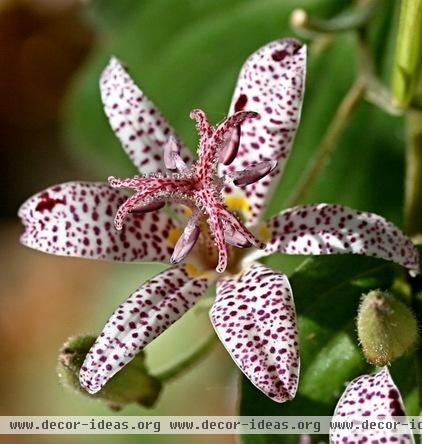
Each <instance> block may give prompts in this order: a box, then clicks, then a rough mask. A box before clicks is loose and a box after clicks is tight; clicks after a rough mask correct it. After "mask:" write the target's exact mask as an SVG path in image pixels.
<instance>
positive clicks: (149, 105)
mask: <svg viewBox="0 0 422 444" xmlns="http://www.w3.org/2000/svg"><path fill="white" fill-rule="evenodd" d="M100 90H101V98H102V101H103V105H104V111H105V114H106V115H107V117H108V120H109V122H110V126H111V128H112V129H113V131H114V133H115V134H116V136H117V138H118V139H119V140H120V142H121V144H122V147H123V149H124V150H125V152H126V153H127V155H128V156H129V158H130V159H131V160H132V162H133V163H134V165H135V167H137V169H138V170H139V171H142V172H143V173H153V172H157V171H163V170H164V152H163V151H164V150H163V146H164V144H165V143H166V142H167V140H168V139H169V137H175V138H177V135H176V133H175V131H174V130H173V128H172V127H171V126H170V124H169V123H168V122H167V120H166V119H165V118H164V116H163V115H162V114H161V112H160V111H159V109H158V108H157V107H156V106H155V105H154V103H153V102H152V101H151V100H149V99H148V97H147V96H146V95H145V94H144V93H143V91H142V90H141V89H140V88H138V86H137V85H136V84H135V83H134V81H133V80H132V78H131V77H130V76H129V74H128V72H127V70H126V68H125V66H124V65H122V63H121V62H120V61H119V60H118V59H117V58H116V57H112V58H111V59H110V62H109V64H108V65H107V67H106V68H105V69H104V71H103V73H102V75H101V79H100ZM181 157H182V158H183V160H184V161H189V160H190V159H191V156H190V153H189V151H188V150H187V149H186V148H185V147H183V146H182V147H181Z"/></svg>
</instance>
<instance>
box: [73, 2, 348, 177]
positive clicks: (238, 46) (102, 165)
mask: <svg viewBox="0 0 422 444" xmlns="http://www.w3.org/2000/svg"><path fill="white" fill-rule="evenodd" d="M102 3H103V4H104V3H107V2H105V1H103V2H102ZM135 3H137V4H139V2H135ZM346 3H349V2H346ZM341 6H343V5H341ZM296 7H304V8H306V9H307V10H309V11H311V12H312V11H318V14H319V15H325V14H327V13H330V12H335V11H336V10H337V9H338V8H339V3H338V2H337V1H335V0H300V1H297V0H284V1H279V0H259V1H256V0H231V1H230V2H227V1H224V0H202V1H191V0H180V1H179V0H178V1H177V2H176V1H174V0H144V1H143V2H142V8H141V7H136V6H135V7H134V8H133V15H132V16H131V17H130V18H128V17H127V16H125V19H124V20H123V19H122V20H120V21H116V22H115V24H114V27H113V26H108V27H104V29H102V35H101V40H100V43H101V46H98V51H97V53H96V54H95V55H94V57H93V58H92V59H91V61H90V62H89V64H88V65H87V66H86V69H85V70H84V71H83V72H82V73H81V76H80V77H79V79H78V80H77V81H76V83H75V89H74V90H73V94H71V95H70V98H71V102H70V103H69V107H68V110H67V114H66V122H67V123H66V127H65V135H66V136H67V137H68V139H69V145H70V146H71V147H72V152H73V153H77V154H78V155H79V159H82V160H84V161H88V162H89V164H90V165H92V166H94V167H96V169H97V171H98V173H99V176H98V177H102V176H106V175H109V174H114V175H120V174H122V175H124V174H131V173H132V172H133V169H132V167H131V165H130V163H129V161H128V160H127V159H126V156H125V154H124V153H123V152H122V149H121V147H120V146H119V143H118V141H117V140H116V138H115V136H114V134H113V133H112V131H111V129H110V128H109V126H108V123H107V121H106V118H105V117H104V114H103V110H102V106H101V101H100V96H99V91H98V78H99V76H100V73H101V71H102V69H103V68H104V66H105V65H106V63H107V60H108V59H109V57H110V56H111V55H112V54H114V55H116V56H118V57H119V58H121V59H122V60H123V61H125V63H127V64H128V65H129V66H130V70H131V74H132V75H133V77H134V79H135V80H136V81H137V82H138V84H139V85H140V86H141V87H142V88H143V90H144V91H145V92H146V93H147V95H148V96H149V97H150V98H151V99H152V100H153V101H154V102H155V103H156V104H157V106H158V107H159V108H160V109H161V110H162V111H163V113H164V114H165V115H166V116H167V117H168V119H169V120H170V122H171V123H172V124H173V125H174V126H175V128H176V130H177V131H178V133H179V134H180V135H181V136H182V138H183V139H184V140H185V142H186V143H187V144H188V145H189V146H190V147H191V148H192V149H193V148H194V147H195V146H196V143H197V142H196V140H197V136H196V131H195V126H194V124H193V123H192V122H191V121H190V119H189V118H188V115H189V112H190V110H191V109H193V108H196V107H202V108H204V109H205V110H206V111H207V112H208V113H209V115H210V118H211V119H212V120H213V121H215V122H217V121H219V120H221V119H222V117H224V115H225V113H226V112H227V109H228V106H229V102H230V97H231V93H232V91H233V87H234V84H235V81H236V78H237V74H238V72H239V70H240V67H241V65H242V63H243V62H244V61H245V59H246V58H247V56H249V54H251V53H252V52H253V51H255V50H256V49H258V48H259V47H260V46H261V45H263V44H265V43H267V42H269V41H271V40H274V39H277V38H281V37H283V36H288V35H291V34H292V33H291V31H290V29H289V26H288V21H289V16H290V13H291V11H292V10H293V9H294V8H296ZM123 9H124V8H123ZM108 15H109V16H110V15H111V14H110V13H109V14H108ZM109 22H110V20H109ZM157 24H159V26H157Z"/></svg>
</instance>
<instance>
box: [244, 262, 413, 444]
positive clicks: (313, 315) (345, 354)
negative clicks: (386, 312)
mask: <svg viewBox="0 0 422 444" xmlns="http://www.w3.org/2000/svg"><path fill="white" fill-rule="evenodd" d="M399 272H401V270H400V268H398V267H396V266H395V265H393V264H391V263H388V262H385V261H382V260H378V259H374V258H369V257H362V256H353V255H345V256H320V257H314V258H311V259H308V260H306V261H305V262H304V263H303V264H302V265H301V266H300V267H299V268H298V269H297V270H296V271H295V272H294V273H293V274H292V275H291V277H290V283H291V285H292V288H293V294H294V297H295V302H296V310H297V313H298V318H299V333H300V354H301V376H300V382H299V390H298V394H297V396H296V398H295V399H294V400H293V401H290V402H286V403H284V404H277V403H276V402H274V401H272V400H271V399H269V398H267V397H266V396H265V395H263V394H262V393H261V392H260V391H259V390H257V389H256V388H255V387H254V386H253V385H252V384H251V383H250V382H249V381H248V380H246V378H243V380H242V399H241V406H240V414H241V415H275V416H283V415H315V414H318V415H331V414H332V413H333V412H334V407H335V405H336V403H337V400H338V398H339V396H340V395H341V393H342V391H343V390H344V388H345V382H346V381H350V380H351V379H353V378H355V377H357V376H359V375H360V374H362V373H364V372H366V371H369V370H370V367H369V365H368V364H367V363H366V362H365V360H364V358H363V356H362V353H361V351H360V348H359V346H358V341H357V338H356V333H355V326H354V321H353V315H354V314H356V313H357V309H358V306H359V301H360V297H361V295H362V293H365V292H367V291H368V290H370V289H373V288H381V289H389V288H390V287H391V285H392V282H393V279H394V276H395V275H396V274H397V273H399ZM400 374H401V373H400ZM406 378H407V376H406ZM413 381H414V380H413ZM396 382H397V383H399V385H400V381H397V380H396ZM405 389H406V391H405V392H404V394H405V395H407V393H408V391H409V390H410V389H411V384H409V383H408V382H407V383H406V384H405ZM297 440H298V436H297V435H292V436H287V435H282V436H279V437H277V436H272V435H271V436H270V435H263V436H261V437H260V438H259V440H255V436H244V437H243V442H244V443H246V444H249V443H251V444H252V443H253V444H256V443H257V442H259V443H265V444H270V443H281V442H282V443H290V442H291V443H293V442H295V443H296V442H297Z"/></svg>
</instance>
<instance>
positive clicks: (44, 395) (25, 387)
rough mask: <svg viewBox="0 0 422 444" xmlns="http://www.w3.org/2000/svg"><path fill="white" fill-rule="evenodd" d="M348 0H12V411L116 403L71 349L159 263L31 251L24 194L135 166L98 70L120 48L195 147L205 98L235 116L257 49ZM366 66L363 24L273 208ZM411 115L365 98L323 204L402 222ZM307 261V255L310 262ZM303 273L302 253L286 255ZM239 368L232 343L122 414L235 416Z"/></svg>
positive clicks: (175, 331) (381, 48)
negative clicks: (238, 86)
mask: <svg viewBox="0 0 422 444" xmlns="http://www.w3.org/2000/svg"><path fill="white" fill-rule="evenodd" d="M350 3H352V2H351V1H348V0H342V1H338V0H119V1H117V0H85V1H82V0H80V1H77V0H10V1H8V0H0V67H1V68H0V140H1V142H0V146H1V151H0V153H1V162H0V177H1V181H2V199H1V206H0V210H1V226H0V228H1V231H0V240H1V246H2V248H1V249H0V258H1V263H2V265H3V266H2V267H1V268H0V282H1V297H0V334H1V342H0V350H1V356H2V359H1V363H0V376H1V378H0V393H1V396H0V412H1V414H2V415H44V414H45V415H101V414H109V413H110V411H109V410H108V409H107V407H106V406H104V405H102V404H100V403H97V402H94V401H89V400H86V399H83V398H80V397H79V396H77V395H76V394H74V393H72V392H70V391H67V390H65V389H63V388H62V387H61V386H60V385H59V383H58V380H57V377H56V356H57V351H58V349H59V348H60V346H61V344H62V343H63V342H64V340H65V339H66V338H67V337H68V336H69V335H73V334H79V333H96V332H98V331H99V329H100V328H101V327H102V325H103V323H104V322H105V320H106V319H107V317H108V316H109V314H110V313H111V312H112V310H113V309H114V307H115V306H116V305H118V304H119V303H120V302H121V301H122V300H123V299H124V298H125V297H126V296H127V295H129V293H130V292H131V291H133V290H134V289H135V288H136V287H137V286H139V284H140V283H142V282H143V281H144V280H145V279H146V278H148V277H150V276H152V275H153V274H154V273H156V272H157V271H158V270H160V269H162V267H161V266H158V265H125V264H108V263H100V262H91V261H83V260H79V259H67V258H66V259H64V258H57V257H50V256H47V255H44V254H41V253H37V252H34V251H30V250H28V249H25V248H24V247H22V246H20V245H19V243H18V236H19V232H20V230H21V228H20V225H19V222H18V221H17V218H16V211H17V208H18V206H19V204H20V203H21V202H22V201H23V200H24V199H25V198H26V197H28V196H30V195H31V194H33V193H35V192H37V191H39V190H40V189H42V188H43V187H46V186H49V185H52V184H54V183H58V182H64V181H67V180H71V179H74V180H104V179H105V178H106V177H107V176H109V175H116V176H118V175H129V174H132V172H133V169H132V167H131V165H130V163H129V161H128V160H127V159H126V157H125V155H124V153H123V151H122V150H121V148H120V146H119V143H118V141H117V139H115V137H114V135H113V133H112V131H111V130H110V129H109V127H108V123H107V121H106V118H105V117H104V115H103V112H102V108H101V102H100V96H99V90H98V78H99V75H100V72H101V70H102V69H103V67H104V66H105V64H106V63H107V60H108V58H109V57H110V56H111V55H116V56H117V57H119V58H120V59H122V60H123V61H124V62H125V63H127V64H128V65H129V67H130V72H131V75H132V76H133V77H134V79H135V80H136V81H137V82H138V84H139V85H140V86H141V87H142V88H143V90H144V91H145V92H146V93H147V94H148V96H149V97H150V98H151V99H153V100H154V102H155V103H156V104H157V105H158V106H159V107H160V109H161V110H162V111H163V112H164V114H165V115H166V116H167V117H168V119H169V120H170V121H171V123H172V124H173V125H174V126H175V128H176V129H177V131H178V132H179V134H180V135H181V136H182V138H183V139H184V141H185V142H186V143H187V144H188V145H189V146H190V147H191V148H192V149H195V144H196V135H195V134H196V131H195V129H194V125H193V124H192V121H191V120H190V119H189V118H188V115H189V111H190V110H191V109H193V108H196V107H200V108H203V109H204V110H205V111H206V112H207V114H208V116H209V117H210V119H212V120H213V121H216V122H217V121H219V120H221V118H222V117H223V116H224V115H225V113H226V111H227V109H228V106H229V103H230V99H231V92H232V90H233V87H234V84H235V81H236V77H237V73H238V72H239V69H240V67H241V65H242V63H243V61H244V60H245V59H246V57H247V56H248V55H249V54H250V53H252V52H253V51H254V50H256V49H258V48H259V47H260V46H262V45H263V44H265V43H266V42H268V41H271V40H273V39H277V38H281V37H284V36H291V35H293V32H292V30H291V29H290V27H289V17H290V13H291V11H292V10H293V9H294V8H297V7H303V8H305V9H306V10H307V11H309V12H311V13H313V14H315V15H316V16H318V17H329V16H331V15H333V14H335V13H337V12H338V11H339V10H340V9H341V8H343V7H346V6H348V5H349V4H350ZM396 6H397V5H396V2H394V1H389V0H385V1H384V2H383V7H382V8H381V9H380V12H379V13H377V16H376V17H375V19H374V25H373V27H372V28H371V29H372V30H373V32H372V33H371V36H370V40H371V43H372V46H373V47H372V50H373V51H374V55H375V58H376V62H377V70H378V74H379V75H380V77H381V78H384V79H387V78H388V73H389V61H390V60H391V52H392V47H393V45H392V41H393V40H392V39H393V34H392V33H391V30H392V29H394V26H393V23H394V20H395V9H396ZM355 75H356V60H355V41H354V37H353V36H352V35H350V34H347V33H346V34H344V35H342V36H340V37H339V38H337V39H331V40H330V39H328V40H327V41H325V42H323V44H320V45H315V44H314V45H312V46H311V47H310V60H309V70H308V76H307V91H306V95H305V97H306V98H305V104H304V108H303V119H302V124H301V127H300V129H299V132H298V136H297V138H296V142H295V149H294V151H293V155H292V156H291V161H290V163H289V165H288V168H287V171H286V174H285V176H284V178H283V181H282V182H281V186H280V187H279V189H278V190H277V192H276V195H275V198H274V199H273V201H272V202H271V204H270V207H269V212H275V211H277V210H279V209H281V208H282V207H283V203H284V201H285V200H286V199H287V197H288V196H289V193H291V191H292V190H293V189H294V186H295V184H296V183H297V180H298V179H299V177H300V174H301V172H302V171H303V169H304V167H305V165H306V163H307V161H308V160H309V158H310V157H311V155H312V153H313V152H314V150H315V148H316V146H317V145H318V143H319V141H320V140H321V138H322V136H323V134H324V132H325V130H326V128H327V125H328V124H329V122H330V119H331V118H332V116H333V113H334V111H335V109H336V107H337V106H338V104H339V102H340V101H341V99H342V97H343V95H344V94H345V92H346V91H347V89H348V88H349V87H350V85H351V83H352V81H353V79H354V77H355ZM403 151H404V135H403V120H402V119H400V118H397V117H390V116H387V115H386V114H384V113H382V112H381V111H379V110H377V109H376V108H375V107H374V106H372V105H370V104H367V103H361V104H360V105H359V107H358V109H357V110H356V112H355V114H354V116H353V118H352V120H351V121H350V123H349V124H348V126H347V129H346V131H345V134H344V135H343V137H342V139H341V143H340V146H339V149H338V150H337V151H336V153H335V155H334V157H333V159H332V161H331V162H330V164H329V166H328V168H327V170H326V172H325V173H324V175H323V176H321V178H320V180H319V181H318V182H317V184H316V186H315V187H314V188H313V190H312V192H311V193H310V194H309V196H308V201H309V202H322V201H325V202H338V203H341V204H346V205H351V206H354V207H356V208H359V209H362V210H368V211H373V212H378V213H380V214H382V215H383V216H385V217H387V218H389V219H390V220H392V221H394V222H395V223H397V224H399V225H401V222H402V220H401V213H402V210H401V207H402V195H403ZM299 260H300V259H299ZM272 262H273V264H274V265H275V266H276V267H277V268H280V267H281V266H283V267H284V271H290V270H291V269H292V268H293V266H294V265H295V264H297V263H298V259H297V258H296V259H295V260H292V259H284V258H280V257H278V258H276V259H274V260H273V261H272ZM209 328H210V326H209V322H208V319H207V316H206V314H201V315H198V314H195V313H190V314H189V315H188V316H186V317H184V318H183V320H181V321H180V322H178V323H177V324H176V325H175V326H174V327H173V328H171V329H170V331H169V332H167V333H166V334H164V335H163V336H162V337H161V338H160V339H159V340H157V341H156V342H154V343H153V344H152V345H151V346H150V347H148V362H149V363H150V366H151V367H152V368H153V369H155V368H157V369H158V368H159V367H160V366H161V365H164V364H165V363H167V362H168V361H170V360H171V359H172V358H174V357H177V356H178V355H179V354H180V353H183V352H185V351H188V350H189V349H190V348H191V347H192V346H194V343H193V341H192V338H201V337H205V336H206V334H207V332H208V331H209ZM237 380H238V373H237V371H236V369H235V366H234V364H233V363H232V362H231V360H230V358H229V357H228V355H227V354H226V353H225V351H224V350H223V349H222V348H221V347H220V346H218V348H217V349H216V350H215V351H214V352H213V353H212V354H211V356H210V357H209V358H208V359H206V360H205V361H204V362H203V363H201V365H200V366H199V367H198V368H197V369H195V370H194V371H192V372H191V373H189V374H188V375H186V376H185V377H183V378H181V379H180V380H179V381H177V382H174V383H172V384H171V385H169V386H168V387H166V388H165V390H164V391H163V394H162V396H161V399H160V400H159V402H158V404H157V406H156V407H155V408H154V409H153V410H145V409H142V408H138V407H130V408H126V409H124V410H123V411H122V412H121V413H122V414H142V415H144V414H157V415H172V414H178V415H184V414H186V415H189V414H197V415H199V414H203V415H207V414H208V415H230V414H235V412H236V404H237V402H238V400H237ZM97 440H98V441H101V442H110V443H111V442H113V443H126V442H128V443H130V442H148V443H149V442H151V443H167V442H172V443H173V442H174V443H179V442H180V443H182V442H183V443H189V442H192V443H208V442H209V443H213V442H215V443H217V442H219V443H220V442H224V443H232V442H235V438H234V437H221V436H214V437H213V436H197V437H195V436H194V437H191V438H189V437H182V436H179V437H178V436H175V437H171V438H170V437H144V438H142V437H136V436H110V437H105V436H101V437H93V436H87V437H84V436H77V437H76V436H73V437H72V436H69V437H63V436H61V437H58V436H50V437H42V436H39V437H29V436H28V437H25V436H24V437H18V436H16V437H8V438H7V440H6V441H5V442H7V443H21V442H22V443H23V442H33V443H55V442H69V443H71V442H72V443H73V442H78V443H79V442H80V443H85V442H86V443H88V442H93V441H97Z"/></svg>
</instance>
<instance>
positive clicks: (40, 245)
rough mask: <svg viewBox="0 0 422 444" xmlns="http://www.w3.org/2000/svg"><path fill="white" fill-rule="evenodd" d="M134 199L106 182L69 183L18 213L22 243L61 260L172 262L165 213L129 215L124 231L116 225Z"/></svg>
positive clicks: (32, 200)
mask: <svg viewBox="0 0 422 444" xmlns="http://www.w3.org/2000/svg"><path fill="white" fill-rule="evenodd" d="M129 196H130V193H128V192H126V191H123V190H116V189H113V188H111V187H110V186H108V185H107V184H102V183H89V182H70V183H64V184H61V185H56V186H53V187H51V188H48V189H46V190H45V191H42V192H40V193H38V194H36V195H34V196H32V197H31V198H29V199H28V200H27V201H26V202H25V203H24V204H23V205H22V206H21V208H20V210H19V217H20V218H21V219H22V223H23V224H24V226H25V232H24V233H23V235H22V237H21V242H22V243H23V244H24V245H26V246H27V247H31V248H35V249H36V250H40V251H43V252H45V253H50V254H57V255H59V256H76V257H84V258H92V259H109V260H116V261H138V260H142V261H163V262H168V260H169V257H170V255H171V253H172V251H173V248H172V247H171V246H170V245H169V244H168V240H167V239H168V237H169V233H170V230H171V229H173V228H175V225H174V223H173V221H172V220H171V219H170V218H169V217H168V216H167V215H165V214H164V213H143V214H142V213H141V214H137V213H136V212H135V213H133V214H130V215H128V217H127V223H126V224H125V226H124V227H123V229H122V230H121V231H116V229H115V228H114V224H113V220H114V216H115V213H116V211H117V209H118V208H119V206H120V205H121V204H122V203H123V202H124V201H125V200H126V199H127V198H128V197H129Z"/></svg>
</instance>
